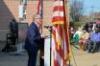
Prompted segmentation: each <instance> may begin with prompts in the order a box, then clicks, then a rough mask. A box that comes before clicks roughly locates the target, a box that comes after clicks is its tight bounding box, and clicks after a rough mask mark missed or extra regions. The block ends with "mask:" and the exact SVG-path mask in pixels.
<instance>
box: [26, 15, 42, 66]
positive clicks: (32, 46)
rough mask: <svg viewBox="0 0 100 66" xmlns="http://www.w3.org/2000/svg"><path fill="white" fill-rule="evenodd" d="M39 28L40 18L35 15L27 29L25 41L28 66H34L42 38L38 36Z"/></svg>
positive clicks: (40, 24)
mask: <svg viewBox="0 0 100 66" xmlns="http://www.w3.org/2000/svg"><path fill="white" fill-rule="evenodd" d="M41 27H42V20H41V17H40V15H36V16H35V17H34V18H33V22H32V23H31V24H30V26H29V28H28V31H27V36H26V40H25V49H26V51H27V53H28V56H29V60H28V66H36V58H37V53H38V50H39V46H40V44H41V42H42V40H41V39H42V37H41V34H40V30H41Z"/></svg>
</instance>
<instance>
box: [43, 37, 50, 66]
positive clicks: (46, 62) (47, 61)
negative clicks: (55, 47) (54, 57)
mask: <svg viewBox="0 0 100 66" xmlns="http://www.w3.org/2000/svg"><path fill="white" fill-rule="evenodd" d="M44 66H50V37H47V38H45V40H44Z"/></svg>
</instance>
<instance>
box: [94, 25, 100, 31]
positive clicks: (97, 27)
mask: <svg viewBox="0 0 100 66" xmlns="http://www.w3.org/2000/svg"><path fill="white" fill-rule="evenodd" d="M95 31H96V32H100V24H97V25H96V29H95Z"/></svg>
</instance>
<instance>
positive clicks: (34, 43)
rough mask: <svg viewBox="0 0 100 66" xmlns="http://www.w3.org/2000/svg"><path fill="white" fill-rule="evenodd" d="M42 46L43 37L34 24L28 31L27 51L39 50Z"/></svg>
mask: <svg viewBox="0 0 100 66" xmlns="http://www.w3.org/2000/svg"><path fill="white" fill-rule="evenodd" d="M40 44H41V36H40V32H39V29H38V27H37V26H36V24H35V23H34V22H32V24H31V25H30V27H29V28H28V31H27V36H26V40H25V49H32V48H37V49H39V46H40Z"/></svg>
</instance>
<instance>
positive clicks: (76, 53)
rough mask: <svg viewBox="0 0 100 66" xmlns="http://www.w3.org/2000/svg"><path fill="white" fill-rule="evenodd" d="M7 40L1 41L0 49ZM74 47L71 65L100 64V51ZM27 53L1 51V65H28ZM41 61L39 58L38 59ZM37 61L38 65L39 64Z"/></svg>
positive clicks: (90, 65)
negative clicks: (90, 51)
mask: <svg viewBox="0 0 100 66" xmlns="http://www.w3.org/2000/svg"><path fill="white" fill-rule="evenodd" d="M4 45H5V42H0V49H1V48H2V47H4ZM71 49H72V53H73V54H72V56H71V59H70V64H71V66H100V52H97V53H88V52H87V51H83V50H77V49H75V48H71ZM27 60H28V56H27V53H26V52H25V51H24V52H21V54H20V55H18V54H14V53H12V52H11V53H4V52H1V51H0V66H27ZM38 61H39V60H38ZM38 61H37V66H39V65H38Z"/></svg>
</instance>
